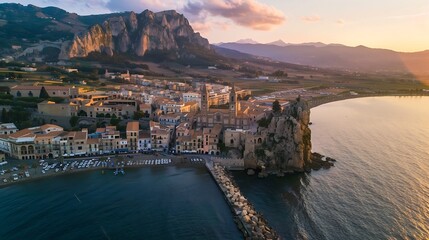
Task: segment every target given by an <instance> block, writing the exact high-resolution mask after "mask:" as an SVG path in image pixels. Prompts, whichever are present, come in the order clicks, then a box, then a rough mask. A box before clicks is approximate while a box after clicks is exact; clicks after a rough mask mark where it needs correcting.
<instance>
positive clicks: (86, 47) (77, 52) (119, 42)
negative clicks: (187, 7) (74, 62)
mask: <svg viewBox="0 0 429 240" xmlns="http://www.w3.org/2000/svg"><path fill="white" fill-rule="evenodd" d="M185 44H188V45H192V46H199V47H201V48H205V49H207V50H209V49H210V44H209V42H208V40H207V39H205V38H203V37H201V36H200V34H199V33H195V32H194V30H193V29H192V27H191V25H190V24H189V22H188V20H187V19H186V18H185V17H184V16H183V15H182V14H179V13H177V12H176V11H164V12H159V13H154V12H151V11H149V10H145V11H144V12H142V13H140V14H135V13H134V12H131V13H130V14H129V15H128V16H125V17H112V18H109V19H108V20H106V21H105V22H104V23H103V24H102V25H98V24H97V25H95V26H92V27H91V28H90V29H89V30H88V31H86V32H83V33H81V34H78V35H76V36H75V37H74V40H73V41H72V42H71V44H70V47H69V49H68V51H67V53H66V54H64V53H63V54H62V55H61V57H63V58H65V57H68V58H73V57H86V56H88V54H89V53H91V52H102V53H106V54H108V55H110V56H112V55H113V54H114V53H115V52H119V53H131V54H135V55H137V56H144V55H145V54H146V53H147V52H148V51H178V50H179V49H181V48H183V47H184V45H185Z"/></svg>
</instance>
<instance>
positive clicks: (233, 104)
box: [229, 84, 240, 116]
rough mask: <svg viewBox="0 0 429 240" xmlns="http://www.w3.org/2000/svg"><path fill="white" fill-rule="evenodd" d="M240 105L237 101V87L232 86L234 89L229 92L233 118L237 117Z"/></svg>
mask: <svg viewBox="0 0 429 240" xmlns="http://www.w3.org/2000/svg"><path fill="white" fill-rule="evenodd" d="M239 108H240V106H239V103H238V101H237V93H236V92H235V85H234V84H232V89H231V91H230V92H229V111H230V114H231V115H232V116H237V113H238V111H239V110H240V109H239Z"/></svg>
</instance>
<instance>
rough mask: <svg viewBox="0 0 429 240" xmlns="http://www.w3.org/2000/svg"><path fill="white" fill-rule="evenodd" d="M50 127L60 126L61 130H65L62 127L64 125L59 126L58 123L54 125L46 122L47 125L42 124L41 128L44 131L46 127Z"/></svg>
mask: <svg viewBox="0 0 429 240" xmlns="http://www.w3.org/2000/svg"><path fill="white" fill-rule="evenodd" d="M48 128H60V129H61V131H62V130H63V128H62V127H60V126H58V125H54V124H45V125H42V126H40V129H41V130H42V131H45V130H46V129H48Z"/></svg>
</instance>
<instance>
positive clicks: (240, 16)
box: [183, 0, 286, 30]
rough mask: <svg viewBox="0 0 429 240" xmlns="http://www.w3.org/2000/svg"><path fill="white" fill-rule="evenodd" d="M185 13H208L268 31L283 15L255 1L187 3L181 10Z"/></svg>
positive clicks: (284, 18) (207, 0)
mask: <svg viewBox="0 0 429 240" xmlns="http://www.w3.org/2000/svg"><path fill="white" fill-rule="evenodd" d="M183 10H184V11H185V12H187V13H190V14H193V15H200V14H203V13H208V14H210V15H212V16H220V17H223V18H227V19H230V20H232V21H233V22H234V23H236V24H238V25H240V26H244V27H249V28H252V29H256V30H270V29H271V28H272V27H274V26H277V25H280V24H282V23H283V22H284V21H285V20H286V17H285V16H284V14H283V13H282V12H281V11H279V10H277V9H275V8H274V7H271V6H269V5H267V4H262V3H259V2H257V1H256V0H206V1H202V2H201V1H198V2H188V3H187V4H186V5H185V6H184V9H183Z"/></svg>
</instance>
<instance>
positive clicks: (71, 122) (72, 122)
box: [69, 116, 79, 128]
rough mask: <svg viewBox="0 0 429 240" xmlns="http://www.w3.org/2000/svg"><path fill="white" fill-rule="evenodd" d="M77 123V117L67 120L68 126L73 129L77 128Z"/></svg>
mask: <svg viewBox="0 0 429 240" xmlns="http://www.w3.org/2000/svg"><path fill="white" fill-rule="evenodd" d="M78 121H79V117H78V116H72V117H71V118H70V120H69V122H70V126H72V127H73V128H74V127H76V126H77V123H78Z"/></svg>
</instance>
